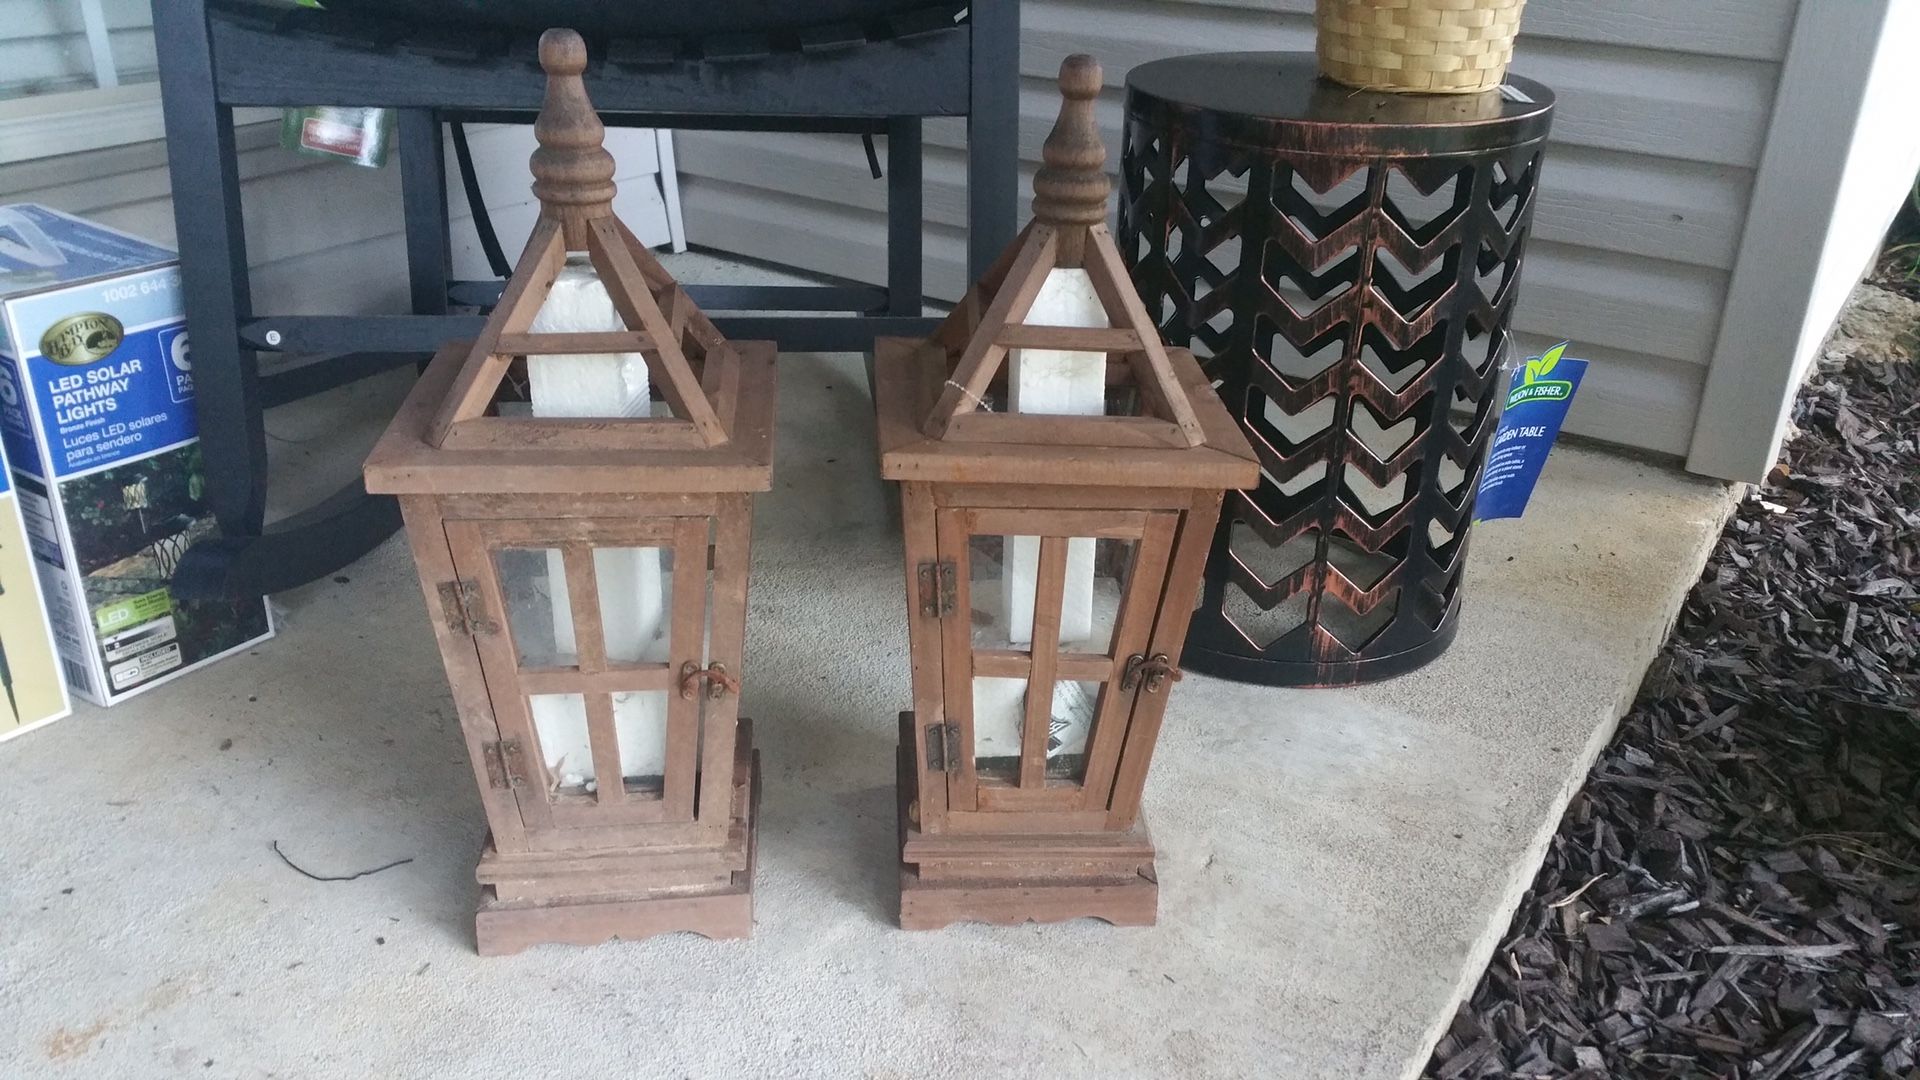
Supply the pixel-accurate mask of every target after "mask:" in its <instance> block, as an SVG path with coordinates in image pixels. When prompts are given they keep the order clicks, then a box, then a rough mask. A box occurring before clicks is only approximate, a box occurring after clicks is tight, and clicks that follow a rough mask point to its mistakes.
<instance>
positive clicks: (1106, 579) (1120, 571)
mask: <svg viewBox="0 0 1920 1080" xmlns="http://www.w3.org/2000/svg"><path fill="white" fill-rule="evenodd" d="M1135 547H1136V542H1135V541H1133V540H1113V539H1097V540H1096V539H1095V538H1093V537H1091V536H1075V537H1070V538H1069V539H1068V540H1067V568H1066V580H1065V582H1064V583H1063V587H1062V589H1061V594H1060V648H1061V649H1062V650H1064V651H1067V652H1083V653H1105V652H1108V651H1109V650H1110V649H1112V647H1113V631H1114V624H1115V622H1116V620H1117V619H1118V618H1119V615H1120V597H1121V595H1122V594H1123V593H1124V591H1125V589H1126V583H1127V573H1128V571H1129V570H1130V569H1132V567H1133V556H1134V549H1135ZM969 561H970V565H971V566H972V574H973V644H974V647H975V648H979V649H1008V648H1012V649H1021V650H1027V649H1031V648H1033V604H1034V590H1035V586H1036V585H1037V579H1038V577H1039V572H1040V538H1039V537H1037V536H1006V537H1000V536H976V537H974V538H973V550H972V553H971V559H970V560H969Z"/></svg>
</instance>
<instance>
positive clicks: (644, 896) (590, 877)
mask: <svg viewBox="0 0 1920 1080" xmlns="http://www.w3.org/2000/svg"><path fill="white" fill-rule="evenodd" d="M741 726H742V728H748V727H749V726H750V725H749V724H748V722H747V721H745V720H743V721H741ZM742 736H743V737H742V739H741V746H742V747H746V746H749V745H751V735H750V734H749V733H748V732H746V731H743V732H742ZM740 757H741V758H742V759H743V760H745V762H746V764H745V765H744V767H743V768H740V769H737V770H736V771H735V773H734V784H733V787H734V790H735V792H736V799H737V802H738V804H739V805H740V807H741V811H740V814H739V815H738V821H737V828H738V831H739V832H740V833H742V834H743V836H744V842H743V843H742V845H741V848H740V861H739V863H738V865H737V869H733V870H732V872H731V873H730V874H729V875H728V877H727V880H726V882H725V884H721V885H717V886H705V887H702V886H694V887H689V886H688V885H687V884H686V881H687V879H688V876H689V868H688V867H687V866H685V865H672V864H668V865H663V866H661V867H659V868H658V870H657V871H656V872H654V873H651V874H649V873H648V872H647V871H646V869H645V868H644V866H642V867H641V868H639V869H637V870H616V871H612V872H609V871H608V869H607V868H604V867H592V866H588V867H585V868H584V870H585V873H575V874H572V875H568V874H565V873H552V872H550V873H546V874H542V875H540V876H539V877H538V878H535V879H533V880H535V881H539V882H541V883H542V884H543V886H544V887H543V888H542V889H541V891H540V895H542V896H545V897H551V899H543V900H527V901H503V900H501V899H499V898H498V894H497V891H496V887H495V886H487V887H486V888H485V890H484V892H485V893H486V894H487V895H486V896H485V898H483V900H482V902H481V906H480V910H479V912H478V913H477V914H476V915H475V918H474V932H475V938H476V945H477V948H478V951H479V952H480V954H481V955H482V956H503V955H508V954H511V953H516V952H520V951H521V950H523V949H525V948H527V947H528V946H531V945H541V944H567V945H596V944H599V943H601V942H603V941H608V940H610V939H613V938H623V939H626V940H629V941H631V940H636V939H639V938H643V937H650V936H652V935H655V934H662V933H672V932H676V931H691V932H693V933H696V934H700V935H702V936H704V937H707V938H710V939H714V940H720V939H725V938H744V937H748V936H751V934H752V933H753V878H754V874H755V871H756V868H757V864H758V862H759V840H758V836H759V801H760V787H761V785H760V761H759V755H758V754H751V753H743V754H742V755H740ZM481 865H482V867H483V868H485V867H487V866H488V859H487V857H486V855H485V854H483V855H482V857H481ZM569 878H573V879H575V881H576V884H574V885H572V886H571V887H570V891H566V892H554V891H552V885H551V884H550V883H551V882H553V881H555V880H560V881H566V880H568V879H569ZM483 880H484V877H483ZM508 880H526V879H508ZM609 884H612V885H618V886H622V887H626V888H631V889H633V890H634V891H632V892H629V893H626V894H624V895H622V894H611V895H609V894H605V893H602V892H599V891H598V890H601V889H604V888H605V887H606V886H607V885H609ZM636 886H639V887H638V888H635V887H636ZM649 886H652V887H649Z"/></svg>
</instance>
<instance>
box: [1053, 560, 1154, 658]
mask: <svg viewBox="0 0 1920 1080" xmlns="http://www.w3.org/2000/svg"><path fill="white" fill-rule="evenodd" d="M1136 546H1137V545H1136V542H1135V541H1132V540H1114V539H1107V538H1102V539H1099V540H1095V539H1094V538H1092V537H1088V536H1077V537H1074V538H1073V539H1071V540H1069V541H1067V580H1066V587H1065V588H1064V589H1063V590H1062V591H1061V597H1060V601H1061V603H1060V648H1061V650H1062V651H1063V652H1079V653H1106V652H1109V651H1111V650H1112V648H1113V631H1114V626H1115V624H1116V623H1117V622H1118V620H1119V618H1120V598H1121V596H1123V595H1124V594H1125V592H1126V588H1127V575H1128V573H1129V572H1130V571H1131V570H1132V569H1133V556H1134V549H1135V547H1136Z"/></svg>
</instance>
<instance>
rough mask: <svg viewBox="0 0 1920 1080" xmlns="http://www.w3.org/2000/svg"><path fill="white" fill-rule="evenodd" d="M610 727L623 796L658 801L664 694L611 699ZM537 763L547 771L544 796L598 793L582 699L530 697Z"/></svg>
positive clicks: (664, 747) (663, 763)
mask: <svg viewBox="0 0 1920 1080" xmlns="http://www.w3.org/2000/svg"><path fill="white" fill-rule="evenodd" d="M612 699H613V701H612V704H613V726H614V731H615V733H616V738H617V739H618V741H619V746H620V773H621V777H622V779H623V781H624V786H625V788H626V793H627V794H629V795H636V796H642V797H647V796H651V797H653V798H658V797H659V796H660V792H661V777H662V776H663V775H664V774H665V772H666V760H667V692H666V691H664V690H637V691H632V692H629V693H617V694H613V695H612ZM527 711H528V713H529V714H530V715H531V716H532V717H533V730H534V735H535V737H536V738H538V739H539V741H540V757H541V760H542V761H544V762H545V763H546V766H547V782H548V786H549V790H550V791H551V792H552V793H554V794H560V795H584V794H591V793H594V792H596V791H597V790H598V788H599V783H598V779H597V776H596V774H595V772H594V764H593V734H592V725H591V724H590V723H589V722H588V718H587V699H586V695H584V694H531V695H529V696H528V697H527Z"/></svg>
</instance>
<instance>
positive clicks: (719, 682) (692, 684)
mask: <svg viewBox="0 0 1920 1080" xmlns="http://www.w3.org/2000/svg"><path fill="white" fill-rule="evenodd" d="M702 682H705V683H706V684H707V700H709V701H719V700H720V699H721V698H724V697H726V696H727V694H728V692H729V691H731V692H732V693H735V694H738V693H739V692H740V680H738V679H736V678H734V677H733V676H731V675H729V674H727V668H726V665H725V664H720V663H712V664H708V665H707V666H706V667H701V666H700V664H699V662H698V661H696V660H689V661H687V662H686V663H684V664H682V665H680V696H681V697H683V698H686V699H687V700H688V701H693V700H695V699H696V698H697V697H699V694H700V684H701V683H702Z"/></svg>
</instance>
